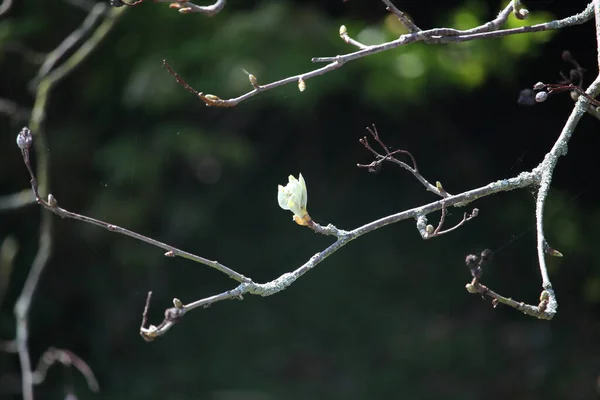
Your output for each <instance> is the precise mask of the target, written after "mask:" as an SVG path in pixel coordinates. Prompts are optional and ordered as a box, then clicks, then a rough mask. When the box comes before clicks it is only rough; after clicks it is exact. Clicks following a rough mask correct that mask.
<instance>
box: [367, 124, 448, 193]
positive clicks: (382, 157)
mask: <svg viewBox="0 0 600 400" xmlns="http://www.w3.org/2000/svg"><path fill="white" fill-rule="evenodd" d="M367 131H368V132H369V133H370V134H371V136H373V139H375V141H376V142H377V143H378V144H379V146H380V147H381V148H382V149H383V150H384V152H385V154H381V153H379V152H378V151H377V150H375V149H374V148H373V147H372V146H371V145H370V144H369V140H368V139H367V137H366V136H365V137H363V138H362V139H359V142H360V144H362V145H363V146H365V148H366V149H367V150H369V151H370V152H371V153H373V154H374V155H375V161H373V162H372V163H370V164H356V166H357V167H359V168H368V169H369V171H370V172H371V171H377V170H378V169H379V168H380V167H381V164H382V163H383V162H385V161H389V162H391V163H394V164H396V165H399V166H401V167H402V168H404V169H405V170H407V171H408V172H410V173H411V174H413V176H414V177H415V178H417V180H418V181H419V182H421V184H422V185H423V186H424V187H425V189H427V190H428V191H430V192H432V193H435V194H437V195H438V196H440V197H448V196H450V193H448V192H446V191H445V190H443V189H440V188H439V187H438V186H437V185H432V184H431V183H430V182H429V181H428V180H427V179H425V177H424V176H423V175H421V173H420V172H419V169H418V168H417V161H416V160H415V157H414V156H413V155H412V154H411V153H410V152H409V151H406V150H395V151H390V149H389V147H388V146H387V145H386V144H385V143H383V141H382V140H381V138H380V136H379V133H378V132H377V128H376V127H375V125H373V128H370V127H367ZM396 154H405V155H407V156H408V157H409V158H410V159H411V161H412V165H413V166H412V167H411V166H410V165H408V164H406V163H405V162H403V161H400V160H398V159H397V158H396V157H395V155H396Z"/></svg>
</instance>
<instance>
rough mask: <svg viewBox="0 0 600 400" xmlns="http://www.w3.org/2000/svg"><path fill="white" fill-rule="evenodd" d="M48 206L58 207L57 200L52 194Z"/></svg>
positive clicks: (49, 195)
mask: <svg viewBox="0 0 600 400" xmlns="http://www.w3.org/2000/svg"><path fill="white" fill-rule="evenodd" d="M48 204H50V207H56V206H57V204H58V202H57V201H56V198H55V197H54V196H53V195H52V193H49V194H48Z"/></svg>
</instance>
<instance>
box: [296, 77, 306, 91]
mask: <svg viewBox="0 0 600 400" xmlns="http://www.w3.org/2000/svg"><path fill="white" fill-rule="evenodd" d="M298 90H299V91H301V92H304V91H305V90H306V82H304V79H302V78H300V79H298Z"/></svg>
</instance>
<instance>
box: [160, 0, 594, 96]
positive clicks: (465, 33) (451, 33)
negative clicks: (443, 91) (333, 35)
mask: <svg viewBox="0 0 600 400" xmlns="http://www.w3.org/2000/svg"><path fill="white" fill-rule="evenodd" d="M384 3H386V4H387V2H385V1H384ZM512 11H513V3H512V2H511V3H510V4H509V5H508V6H507V7H506V8H504V9H503V10H502V11H501V12H500V13H499V14H498V17H496V19H494V20H493V21H490V22H487V23H485V24H483V25H480V26H478V27H475V28H472V29H467V30H458V29H451V28H435V29H428V30H419V31H414V32H411V33H408V34H405V35H401V36H400V37H399V38H398V39H396V40H392V41H390V42H386V43H382V44H379V45H372V46H366V45H363V44H362V43H359V42H357V41H355V40H353V39H352V40H351V41H348V40H347V39H345V36H347V31H346V32H345V35H342V32H343V31H344V29H340V36H342V38H343V39H344V40H346V41H347V42H348V43H350V44H352V45H354V46H358V47H359V50H358V51H355V52H353V53H347V54H344V55H337V56H334V57H314V58H313V59H312V60H311V61H312V62H313V63H327V65H326V66H324V67H321V68H318V69H315V70H312V71H309V72H305V73H302V74H298V75H294V76H290V77H288V78H284V79H281V80H278V81H275V82H271V83H269V84H266V85H261V86H258V87H257V86H254V85H253V86H254V89H253V90H251V91H249V92H247V93H245V94H243V95H241V96H238V97H234V98H230V99H221V98H219V97H218V96H215V95H212V94H204V93H203V92H200V91H197V90H195V89H193V93H194V94H196V95H197V96H198V97H199V98H200V99H201V100H202V101H203V102H204V103H205V104H206V105H207V106H211V107H212V106H214V107H234V106H236V105H237V104H239V103H240V102H242V101H244V100H247V99H249V98H250V97H253V96H255V95H256V94H258V93H259V92H262V91H265V90H270V89H275V88H277V87H280V86H283V85H286V84H288V83H293V82H298V81H299V80H302V81H303V82H306V81H307V80H308V79H310V78H314V77H315V76H320V75H323V74H326V73H328V72H330V71H333V70H335V69H338V68H340V67H341V66H343V65H344V64H345V63H347V62H349V61H353V60H357V59H359V58H363V57H366V56H370V55H373V54H377V53H381V52H384V51H387V50H391V49H395V48H398V47H401V46H406V45H408V44H410V43H414V42H419V41H423V42H426V43H458V42H466V41H471V40H477V39H490V38H500V37H504V36H509V35H516V34H522V33H532V32H541V31H547V30H552V29H560V28H565V27H567V26H572V25H580V24H583V23H585V22H587V21H589V20H590V19H591V18H592V17H593V14H594V13H593V6H592V3H590V4H589V5H588V6H587V8H586V9H585V10H584V11H582V12H580V13H579V14H575V15H573V16H570V17H567V18H563V19H560V20H555V21H549V22H545V23H541V24H536V25H531V26H523V27H519V28H511V29H499V28H500V26H501V25H502V24H504V22H506V20H507V19H508V16H509V15H510V13H511V12H512ZM344 28H345V27H344ZM348 39H349V36H348ZM169 72H171V73H172V74H174V72H173V71H172V70H170V69H169ZM180 79H181V78H178V82H180V83H181V80H180ZM186 89H188V90H190V87H189V85H188V86H186Z"/></svg>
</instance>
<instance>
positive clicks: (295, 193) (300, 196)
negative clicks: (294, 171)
mask: <svg viewBox="0 0 600 400" xmlns="http://www.w3.org/2000/svg"><path fill="white" fill-rule="evenodd" d="M288 180H289V182H288V184H287V185H286V186H285V187H284V186H281V185H279V187H278V191H277V202H278V203H279V207H281V208H283V209H284V210H290V211H291V212H293V213H294V221H296V222H297V223H298V224H300V225H306V223H307V222H308V221H309V220H310V217H309V216H308V212H307V211H306V204H307V202H308V193H307V191H306V182H304V177H302V174H300V176H299V179H296V178H294V177H293V176H292V175H290V176H289V178H288ZM301 222H302V223H301Z"/></svg>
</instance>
